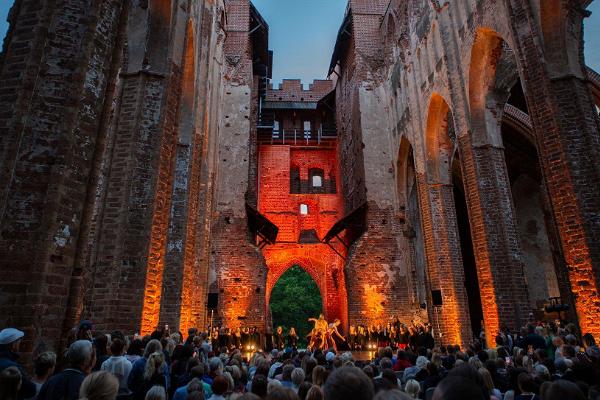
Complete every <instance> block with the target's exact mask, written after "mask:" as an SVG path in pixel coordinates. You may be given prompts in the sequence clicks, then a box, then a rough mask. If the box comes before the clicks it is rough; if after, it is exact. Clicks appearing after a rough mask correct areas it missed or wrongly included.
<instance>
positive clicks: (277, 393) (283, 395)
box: [266, 386, 298, 400]
mask: <svg viewBox="0 0 600 400" xmlns="http://www.w3.org/2000/svg"><path fill="white" fill-rule="evenodd" d="M266 398H267V400H298V395H297V394H296V393H295V392H294V391H293V390H292V389H290V388H287V387H283V386H281V387H278V388H275V389H274V390H273V391H272V392H271V393H269V394H268V395H267V397H266Z"/></svg>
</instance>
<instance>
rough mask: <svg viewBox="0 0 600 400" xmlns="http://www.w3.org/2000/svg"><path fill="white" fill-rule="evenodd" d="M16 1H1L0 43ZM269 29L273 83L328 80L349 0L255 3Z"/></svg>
mask: <svg viewBox="0 0 600 400" xmlns="http://www.w3.org/2000/svg"><path fill="white" fill-rule="evenodd" d="M12 3H13V0H0V40H1V39H3V38H4V35H5V34H6V29H7V28H8V26H7V25H8V24H7V22H6V16H7V14H8V10H9V9H10V6H11V5H12ZM253 3H254V5H255V6H256V8H257V9H258V10H259V11H260V13H261V14H262V15H263V17H264V18H265V20H266V21H267V23H268V24H269V28H270V39H269V40H270V48H271V49H272V50H273V51H274V60H273V81H274V82H276V83H277V82H280V81H281V79H282V78H300V79H302V81H303V82H304V83H310V82H312V80H313V79H315V78H325V75H326V74H327V68H328V66H329V61H330V58H331V52H332V51H333V46H334V44H335V38H336V34H337V30H338V28H339V26H340V24H341V22H342V18H343V16H344V11H345V9H346V3H347V0H253ZM589 9H590V10H591V11H592V17H590V18H588V19H587V20H586V32H585V36H586V37H585V38H586V61H587V64H588V65H589V66H591V67H592V68H594V69H595V70H596V71H600V0H596V1H594V2H593V3H592V5H591V6H590V7H589Z"/></svg>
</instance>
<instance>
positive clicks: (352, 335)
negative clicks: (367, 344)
mask: <svg viewBox="0 0 600 400" xmlns="http://www.w3.org/2000/svg"><path fill="white" fill-rule="evenodd" d="M348 345H349V346H350V350H356V327H355V326H354V325H350V328H349V329H348Z"/></svg>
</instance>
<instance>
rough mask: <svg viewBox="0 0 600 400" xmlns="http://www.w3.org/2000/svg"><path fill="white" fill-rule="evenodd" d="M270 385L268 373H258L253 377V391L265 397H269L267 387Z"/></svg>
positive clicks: (262, 397)
mask: <svg viewBox="0 0 600 400" xmlns="http://www.w3.org/2000/svg"><path fill="white" fill-rule="evenodd" d="M268 385H269V378H267V376H266V375H262V374H257V375H254V379H252V389H251V392H252V393H254V394H255V395H257V396H258V397H260V398H261V399H264V398H265V397H267V388H268Z"/></svg>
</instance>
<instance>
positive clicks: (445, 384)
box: [433, 375, 489, 400]
mask: <svg viewBox="0 0 600 400" xmlns="http://www.w3.org/2000/svg"><path fill="white" fill-rule="evenodd" d="M488 399H489V397H486V394H485V393H484V391H483V390H482V388H481V387H480V386H479V385H476V384H474V383H473V381H472V380H471V379H468V378H466V377H463V376H460V375H455V376H448V377H447V378H446V379H444V380H442V381H441V382H440V384H439V385H437V386H436V388H435V391H434V392H433V400H488Z"/></svg>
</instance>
